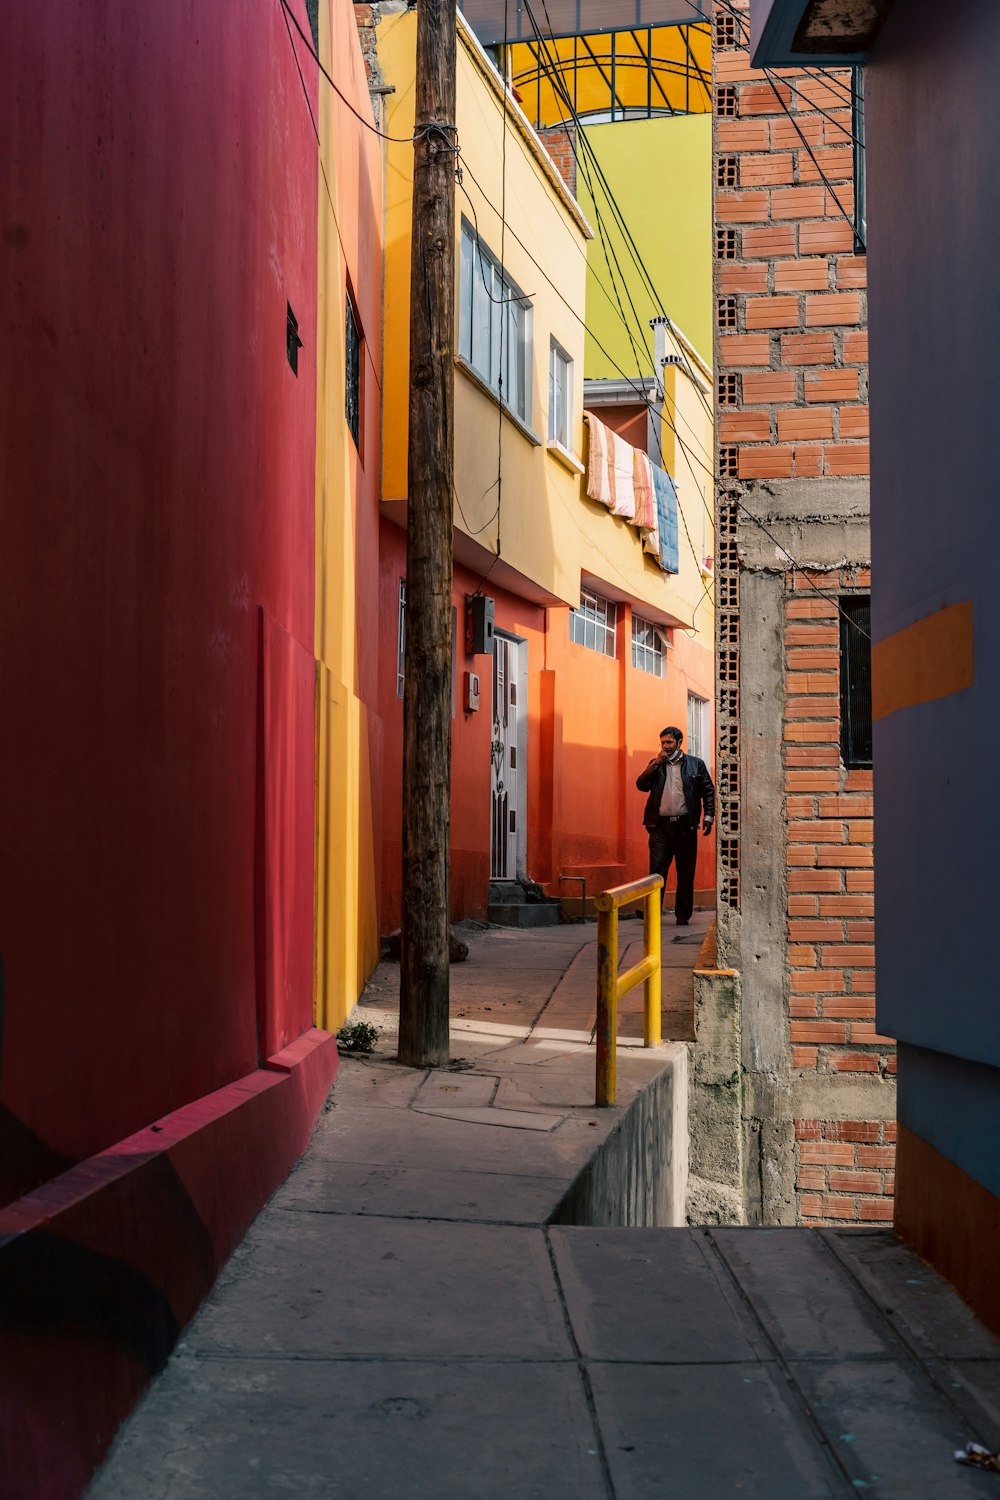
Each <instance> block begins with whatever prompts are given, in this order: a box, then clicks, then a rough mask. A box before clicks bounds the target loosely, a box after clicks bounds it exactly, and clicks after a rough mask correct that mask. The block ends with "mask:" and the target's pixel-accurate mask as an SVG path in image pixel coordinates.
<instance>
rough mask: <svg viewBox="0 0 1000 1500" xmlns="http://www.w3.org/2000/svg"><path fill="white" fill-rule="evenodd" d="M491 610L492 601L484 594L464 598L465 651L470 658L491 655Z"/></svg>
mask: <svg viewBox="0 0 1000 1500" xmlns="http://www.w3.org/2000/svg"><path fill="white" fill-rule="evenodd" d="M493 609H494V603H493V600H492V599H489V598H487V596H486V595H485V594H472V595H467V596H466V600H465V649H466V651H467V653H468V654H469V655H470V656H492V654H493Z"/></svg>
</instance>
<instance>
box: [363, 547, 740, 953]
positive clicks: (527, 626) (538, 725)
mask: <svg viewBox="0 0 1000 1500" xmlns="http://www.w3.org/2000/svg"><path fill="white" fill-rule="evenodd" d="M405 571H406V538H405V534H404V532H403V531H402V530H401V528H399V527H398V526H396V525H394V524H393V523H392V522H390V521H387V520H383V521H382V522H381V568H380V585H379V589H380V593H379V614H380V619H381V620H382V632H381V642H382V645H381V650H380V671H379V711H380V715H381V719H382V723H383V725H384V731H385V756H384V781H383V788H384V796H383V805H384V815H383V842H382V916H381V921H382V931H383V932H389V931H391V930H393V929H394V928H395V927H398V926H399V921H400V896H401V889H400V882H401V863H402V750H403V700H402V699H401V698H400V697H398V696H397V693H396V652H397V639H398V637H397V630H396V618H397V604H398V590H399V580H400V578H401V577H403V575H404V574H405ZM478 584H479V578H478V576H477V575H474V574H472V573H470V572H468V571H467V570H466V569H464V568H462V567H461V566H459V565H456V567H455V576H454V587H453V595H452V597H453V601H454V604H455V608H456V610H457V621H458V640H457V646H456V652H455V698H456V711H455V717H454V719H453V720H452V810H451V908H452V916H453V918H454V919H456V920H458V919H460V918H462V917H483V916H485V913H486V904H487V893H488V885H489V861H490V827H489V808H490V741H491V703H490V692H491V664H490V659H489V658H488V657H485V656H475V657H472V656H466V654H465V647H464V608H465V596H466V594H471V593H473V592H474V591H475V589H476V587H477V585H478ZM486 592H488V593H489V594H490V596H491V597H492V598H493V599H494V601H495V607H496V612H495V624H496V628H497V629H498V630H503V631H507V632H509V633H510V634H511V635H516V636H519V637H521V638H522V639H524V640H525V641H527V649H528V757H527V768H526V772H527V811H528V833H527V870H526V873H527V875H528V877H529V878H530V879H532V880H536V881H538V882H539V883H540V884H542V885H543V886H544V887H545V888H546V890H547V891H548V892H549V893H550V894H552V895H559V894H560V893H563V894H566V895H574V894H577V893H578V890H579V888H578V887H573V886H570V885H564V886H563V887H560V885H559V881H558V877H559V876H560V875H561V874H574V875H576V874H579V875H585V876H586V877H587V893H588V895H593V894H594V893H595V892H596V891H598V890H600V889H602V888H604V887H606V886H608V885H616V884H621V883H622V882H623V881H626V880H634V879H636V878H638V877H639V876H640V875H644V874H645V873H646V871H647V870H648V868H649V864H648V845H647V840H646V834H645V831H644V830H643V827H642V811H643V807H644V804H645V798H644V796H643V794H642V793H641V792H638V791H636V789H635V778H636V776H638V774H639V772H640V771H641V770H642V768H643V766H645V764H646V762H647V761H648V759H649V757H650V755H652V754H653V753H654V751H655V750H656V749H658V746H659V740H658V736H659V732H660V729H661V728H662V727H663V726H664V725H665V724H669V723H676V724H678V725H680V726H681V728H682V729H684V731H685V733H686V732H687V695H688V692H689V691H690V692H695V693H697V694H699V695H700V696H701V697H704V698H706V699H709V700H711V697H712V682H713V677H712V673H713V664H712V653H711V651H710V650H709V649H708V647H706V646H704V645H702V644H701V643H700V642H698V641H695V640H692V639H690V638H689V637H688V636H687V635H686V634H685V633H684V632H683V631H681V630H677V631H675V632H674V645H673V649H672V650H671V651H670V653H669V657H668V662H667V676H666V678H657V677H653V676H651V675H650V674H649V673H648V672H642V671H638V670H636V669H635V668H634V667H633V666H632V644H631V643H632V620H631V611H630V607H629V606H628V605H626V604H620V605H619V606H618V631H617V656H616V657H615V658H614V659H612V658H610V657H607V656H603V655H601V654H600V653H599V652H596V651H592V650H589V649H588V648H587V647H585V646H579V645H577V644H576V643H575V642H573V641H571V640H570V638H569V610H568V609H565V608H553V609H544V608H542V607H541V606H539V605H536V604H533V603H530V602H529V601H528V600H525V599H522V598H520V597H519V596H517V595H515V594H511V593H507V592H506V591H505V590H503V589H496V588H492V587H490V585H489V584H487V585H486ZM468 671H474V672H477V673H478V674H479V680H480V694H481V704H482V707H481V708H480V709H479V711H478V712H477V713H467V712H466V711H465V709H464V707H463V702H464V678H465V673H466V672H468ZM709 743H710V744H711V743H712V736H711V733H710V735H709ZM710 769H712V768H711V767H710ZM671 884H672V878H671ZM695 888H696V891H698V892H701V893H703V899H704V900H706V901H707V902H711V901H713V900H714V892H715V837H714V834H713V835H712V836H711V837H710V838H707V839H706V838H702V839H700V841H699V858H698V868H697V872H696V875H695Z"/></svg>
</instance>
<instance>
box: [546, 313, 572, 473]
mask: <svg viewBox="0 0 1000 1500" xmlns="http://www.w3.org/2000/svg"><path fill="white" fill-rule="evenodd" d="M572 420H573V361H572V360H571V359H570V357H569V355H568V354H567V353H566V350H565V349H564V348H563V346H562V345H561V344H560V343H559V342H558V341H557V340H556V339H550V340H549V442H550V443H558V445H559V447H560V448H562V449H564V450H565V451H566V452H567V453H570V452H572V446H573V445H572V443H571V441H570V439H571V438H572V435H573V434H572Z"/></svg>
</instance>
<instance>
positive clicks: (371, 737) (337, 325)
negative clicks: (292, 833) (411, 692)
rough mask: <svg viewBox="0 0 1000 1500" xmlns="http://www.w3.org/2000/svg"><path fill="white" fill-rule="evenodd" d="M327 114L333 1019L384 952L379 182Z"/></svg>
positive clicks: (350, 50) (334, 102)
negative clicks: (353, 378)
mask: <svg viewBox="0 0 1000 1500" xmlns="http://www.w3.org/2000/svg"><path fill="white" fill-rule="evenodd" d="M319 17H320V56H321V57H322V58H323V60H324V65H325V66H326V68H327V70H328V71H329V72H330V73H332V75H333V77H334V78H336V79H337V81H338V84H339V86H340V88H341V89H342V90H343V92H344V93H346V94H347V95H348V97H350V98H352V100H353V101H354V102H355V106H356V108H358V109H360V110H362V111H364V110H367V109H368V96H367V86H366V81H365V72H364V65H363V62H362V60H361V53H360V47H359V45H358V38H357V31H356V27H355V21H354V15H353V7H352V6H351V5H350V4H349V3H348V0H329V5H327V4H322V5H321V6H320V8H319ZM318 123H319V128H320V140H321V161H322V168H323V170H322V171H321V174H320V183H319V267H318V305H317V320H316V362H317V418H318V420H317V424H316V429H317V438H316V658H317V685H316V692H317V743H316V965H315V970H316V994H315V1016H316V1024H317V1025H318V1026H323V1027H326V1028H328V1029H330V1030H336V1029H337V1027H339V1026H340V1024H341V1022H342V1021H343V1020H344V1018H345V1016H346V1015H347V1014H348V1012H349V1011H350V1010H351V1008H352V1007H353V1005H354V1003H355V1001H356V1000H357V998H358V995H359V994H360V992H361V989H362V987H363V985H364V982H365V979H366V978H367V977H368V975H369V974H370V973H371V970H372V969H373V968H374V966H375V964H376V963H377V962H378V956H379V942H378V904H377V882H376V848H377V843H376V832H377V831H376V828H375V823H374V809H375V806H376V800H375V796H374V794H373V786H374V785H375V784H377V751H378V748H379V747H380V743H381V735H380V726H379V723H378V719H377V711H376V706H377V694H376V692H375V690H374V676H373V675H372V678H371V682H370V683H366V680H365V677H364V674H363V672H362V670H361V663H360V658H359V651H360V650H361V648H362V644H364V649H365V650H366V651H369V652H372V653H374V652H375V650H376V645H377V640H376V639H369V640H368V641H367V642H364V643H362V640H361V639H360V636H361V634H363V632H359V621H358V599H359V573H358V569H359V565H360V566H361V568H362V570H365V569H367V572H368V573H370V578H369V579H368V582H367V586H366V585H365V576H364V575H363V576H362V578H361V580H360V582H361V585H362V587H361V589H360V593H361V595H362V596H363V595H364V593H365V592H366V588H367V591H368V592H374V591H375V590H376V587H377V580H376V562H377V515H376V510H377V497H378V450H379V407H380V371H379V355H380V343H381V332H380V327H379V303H380V288H379V284H378V283H379V245H378V223H379V217H380V212H381V204H380V198H381V182H380V167H379V150H378V145H377V137H375V136H374V135H372V133H371V132H370V131H366V130H364V128H363V127H362V126H361V125H360V124H359V123H358V122H357V121H356V120H354V119H353V117H352V116H351V115H350V113H349V111H348V110H347V109H346V108H345V107H344V106H343V104H342V103H340V102H339V101H338V99H337V97H336V95H335V94H334V93H333V90H332V89H331V88H329V87H328V86H327V85H326V84H325V83H322V82H321V84H320V90H319V113H318ZM324 173H325V180H324ZM327 187H329V194H328V192H327ZM331 200H332V202H331ZM348 279H350V282H351V287H352V291H353V292H354V295H355V298H356V300H357V304H358V309H359V315H360V317H361V322H362V328H363V332H364V334H365V349H364V357H365V364H364V371H363V376H362V379H363V382H364V392H365V395H364V409H363V432H362V443H361V455H360V456H359V454H358V452H357V450H356V448H355V445H354V441H353V438H352V437H351V434H350V432H349V429H348V427H347V423H346V421H345V417H344V411H345V396H346V391H345V358H344V350H345V332H346V330H345V298H346V289H347V285H348ZM366 507H367V510H366ZM376 623H377V622H376Z"/></svg>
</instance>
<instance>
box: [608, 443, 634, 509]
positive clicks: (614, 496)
mask: <svg viewBox="0 0 1000 1500" xmlns="http://www.w3.org/2000/svg"><path fill="white" fill-rule="evenodd" d="M608 437H609V438H610V440H611V447H610V454H611V463H610V464H609V465H608V468H609V470H610V473H611V514H612V515H613V516H622V517H623V518H624V519H625V520H626V521H633V520H635V482H634V480H633V478H632V455H633V454H634V452H635V449H634V448H633V447H632V444H631V443H626V441H625V439H624V438H620V437H619V436H618V434H617V432H611V431H610V429H609V430H608Z"/></svg>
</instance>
